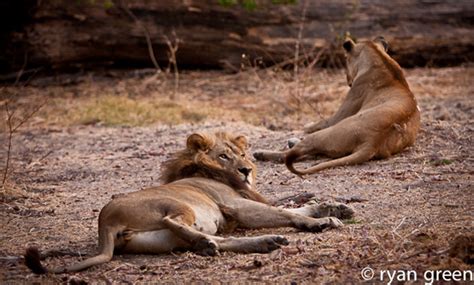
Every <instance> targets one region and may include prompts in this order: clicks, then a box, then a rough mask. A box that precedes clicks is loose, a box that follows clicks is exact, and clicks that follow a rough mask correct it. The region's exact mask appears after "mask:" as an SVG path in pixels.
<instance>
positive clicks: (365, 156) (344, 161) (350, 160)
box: [285, 148, 373, 175]
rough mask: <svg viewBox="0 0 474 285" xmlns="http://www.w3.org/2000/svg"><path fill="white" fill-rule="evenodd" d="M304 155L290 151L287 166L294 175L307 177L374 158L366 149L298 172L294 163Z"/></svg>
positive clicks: (287, 156) (286, 160) (286, 158)
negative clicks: (328, 169)
mask: <svg viewBox="0 0 474 285" xmlns="http://www.w3.org/2000/svg"><path fill="white" fill-rule="evenodd" d="M301 156H302V154H301V153H300V152H298V151H297V150H294V151H293V150H290V151H289V152H288V153H287V155H286V157H285V165H286V167H287V168H288V169H289V170H290V171H291V172H293V173H295V174H298V175H305V174H313V173H316V172H318V171H320V170H323V169H326V168H330V167H335V166H343V165H350V164H358V163H362V162H365V161H368V160H369V159H371V158H372V157H373V152H372V151H369V150H367V149H365V148H363V149H359V150H357V151H356V152H354V153H352V154H349V155H348V156H344V157H341V158H336V159H333V160H329V161H325V162H321V163H319V164H316V165H315V166H313V167H310V168H307V169H304V170H297V169H296V168H295V167H294V165H293V163H294V162H295V161H296V160H298V159H299V158H300V157H301Z"/></svg>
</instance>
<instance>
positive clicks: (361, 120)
mask: <svg viewBox="0 0 474 285" xmlns="http://www.w3.org/2000/svg"><path fill="white" fill-rule="evenodd" d="M343 48H344V51H345V55H346V59H347V65H346V74H347V83H348V85H349V86H350V87H351V89H350V90H349V93H348V94H347V96H346V98H345V100H344V101H343V103H342V105H341V106H340V108H339V110H338V111H337V112H336V113H335V114H334V115H333V116H332V117H331V118H329V119H326V120H322V121H320V122H318V123H312V124H309V125H307V126H306V127H305V128H304V131H305V133H308V134H310V135H308V136H306V137H305V138H303V139H302V140H301V141H299V140H296V141H289V145H290V147H291V146H292V145H291V144H293V145H294V146H293V147H292V148H290V149H289V150H287V151H257V152H255V153H254V157H255V158H256V159H258V160H271V161H275V162H283V161H284V162H285V164H286V166H287V167H288V169H289V170H290V171H291V172H293V173H296V174H299V175H304V174H312V173H315V172H317V171H320V170H322V169H325V168H329V167H334V166H340V165H349V164H357V163H362V162H365V161H368V160H370V159H372V158H386V157H389V156H390V155H392V154H395V153H398V152H400V151H401V150H403V149H404V148H405V147H407V146H410V145H412V144H413V143H414V142H415V138H416V134H417V133H418V129H419V126H420V112H419V109H418V106H417V103H416V100H415V97H414V96H413V94H412V93H411V91H410V88H409V87H408V83H407V82H406V80H405V77H404V76H403V72H402V69H401V68H400V66H399V65H398V64H397V62H396V61H395V60H393V59H392V58H391V57H390V56H389V55H388V54H387V48H388V45H387V43H386V42H385V40H384V38H383V37H378V38H376V39H375V40H373V41H364V42H360V43H354V42H353V41H352V40H351V39H346V40H345V42H344V44H343ZM318 155H321V156H327V157H329V158H333V159H332V160H329V161H325V162H322V163H319V164H317V165H315V166H313V167H310V168H308V169H304V170H298V169H295V167H294V165H293V163H294V162H296V161H299V160H302V159H304V158H308V157H313V156H318Z"/></svg>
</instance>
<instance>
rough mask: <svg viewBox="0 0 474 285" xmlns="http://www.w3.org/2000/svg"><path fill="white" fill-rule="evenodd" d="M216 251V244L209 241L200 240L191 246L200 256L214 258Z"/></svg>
mask: <svg viewBox="0 0 474 285" xmlns="http://www.w3.org/2000/svg"><path fill="white" fill-rule="evenodd" d="M217 249H218V247H217V243H216V242H215V241H213V240H210V239H200V240H198V241H197V242H196V243H195V244H194V245H193V251H194V252H195V253H196V254H199V255H202V256H215V255H216V254H217Z"/></svg>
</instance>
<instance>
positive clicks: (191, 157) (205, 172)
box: [161, 132, 256, 189]
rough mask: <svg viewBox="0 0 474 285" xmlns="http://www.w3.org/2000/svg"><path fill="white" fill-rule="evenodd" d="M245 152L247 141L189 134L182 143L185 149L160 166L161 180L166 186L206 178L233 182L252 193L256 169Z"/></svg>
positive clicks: (223, 134) (235, 137) (216, 135)
mask: <svg viewBox="0 0 474 285" xmlns="http://www.w3.org/2000/svg"><path fill="white" fill-rule="evenodd" d="M247 148H248V144H247V139H246V138H245V137H244V136H241V135H237V136H234V135H230V134H228V133H225V132H217V133H215V134H205V133H195V134H192V135H190V136H189V137H188V138H187V140H186V149H184V150H182V151H180V152H178V153H176V154H175V155H174V157H173V158H172V159H170V160H168V161H166V162H165V163H164V164H163V175H162V177H161V178H162V180H163V181H164V182H165V183H170V182H173V181H175V180H179V179H183V178H189V177H206V178H210V179H216V180H219V181H221V182H224V183H228V184H236V182H235V180H236V179H237V180H239V185H238V186H240V187H241V186H245V187H246V188H248V189H253V188H254V186H255V177H256V166H255V165H254V164H253V163H252V161H250V157H249V156H248V155H247V153H246V151H247ZM222 180H225V181H222ZM232 181H234V182H232ZM234 186H236V185H234Z"/></svg>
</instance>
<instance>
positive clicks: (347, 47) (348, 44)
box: [342, 38, 355, 52]
mask: <svg viewBox="0 0 474 285" xmlns="http://www.w3.org/2000/svg"><path fill="white" fill-rule="evenodd" d="M354 46H355V43H354V41H353V40H352V39H351V38H346V39H345V40H344V43H343V44H342V47H343V48H344V49H345V50H346V52H351V51H352V50H353V49H354Z"/></svg>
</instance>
